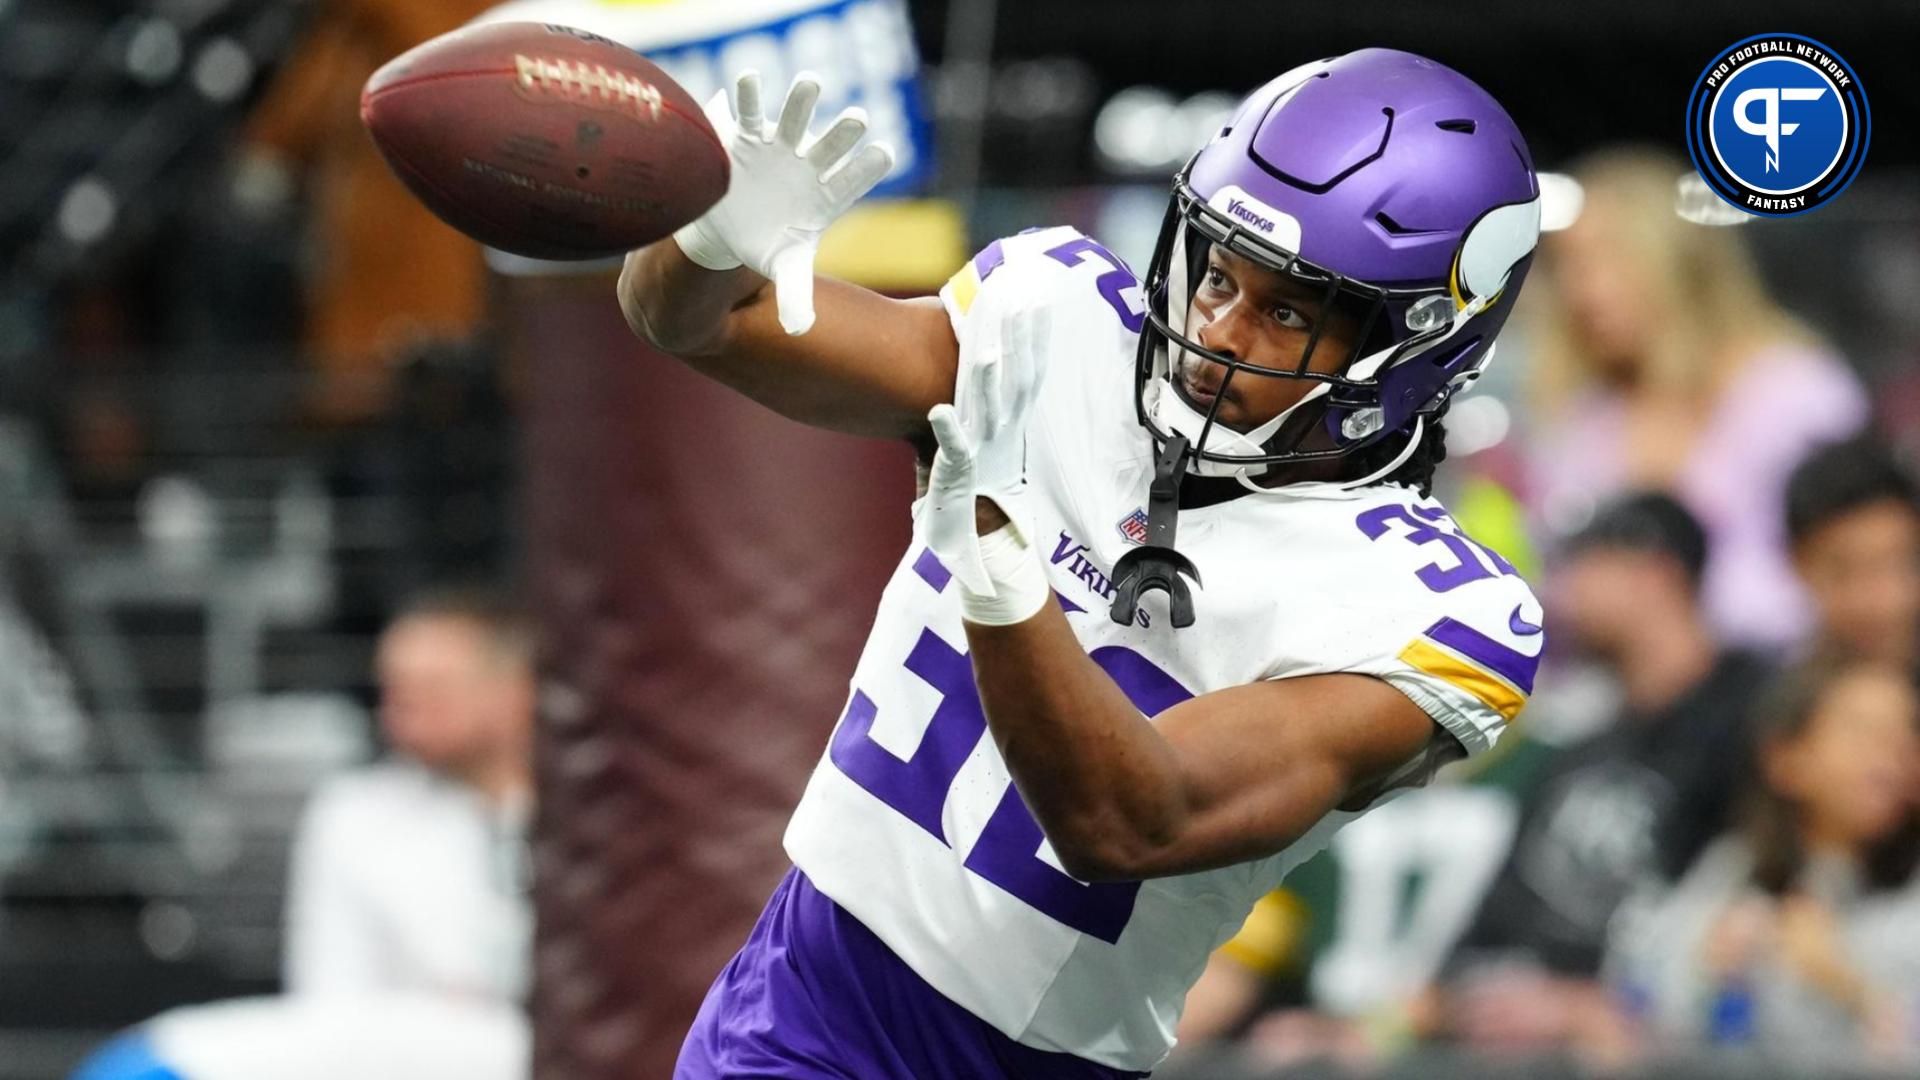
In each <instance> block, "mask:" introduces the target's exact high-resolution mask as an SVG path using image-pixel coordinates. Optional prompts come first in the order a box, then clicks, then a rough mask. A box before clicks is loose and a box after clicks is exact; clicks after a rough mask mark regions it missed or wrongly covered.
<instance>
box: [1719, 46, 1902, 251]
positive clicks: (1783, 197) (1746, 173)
mask: <svg viewBox="0 0 1920 1080" xmlns="http://www.w3.org/2000/svg"><path fill="white" fill-rule="evenodd" d="M1870 126H1871V121H1870V117H1869V113H1868V111H1867V96H1866V91H1865V90H1864V89H1863V88H1862V87H1861V85H1860V80H1859V76H1858V75H1857V74H1856V73H1855V72H1854V70H1853V69H1852V68H1851V67H1850V66H1848V64H1847V63H1846V61H1845V60H1842V59H1841V58H1840V57H1839V56H1838V55H1836V54H1835V53H1834V52H1833V51H1832V50H1831V49H1828V48H1827V47H1826V46H1825V45H1822V44H1821V43H1820V42H1817V41H1815V40H1813V39H1812V38H1808V37H1802V36H1800V35H1798V34H1762V35H1759V36H1757V37H1752V38H1748V39H1746V40H1744V41H1740V42H1737V43H1735V44H1734V45H1733V46H1731V47H1729V48H1728V49H1726V50H1725V51H1724V52H1722V53H1721V54H1720V55H1719V56H1717V57H1715V58H1714V60H1713V62H1712V63H1709V64H1708V65H1707V68H1706V70H1705V71H1703V72H1702V73H1701V75H1700V79H1699V81H1698V82H1697V83H1696V84H1695V85H1694V89H1693V96H1692V98H1691V99H1690V100H1689V101H1688V103H1687V151H1688V153H1689V154H1691V155H1692V157H1693V163H1694V167H1695V168H1697V169H1699V170H1700V175H1701V177H1702V179H1704V180H1706V182H1707V186H1708V188H1710V189H1711V190H1712V191H1713V192H1714V194H1716V195H1718V196H1719V197H1720V198H1722V199H1724V200H1726V201H1727V202H1729V203H1732V204H1733V205H1734V206H1737V207H1739V208H1740V209H1742V210H1745V211H1746V212H1748V213H1750V214H1763V215H1768V216H1773V217H1789V216H1792V215H1794V214H1804V213H1806V212H1807V211H1809V210H1812V209H1814V208H1816V207H1818V206H1821V205H1823V204H1825V203H1826V202H1828V201H1829V200H1831V199H1832V198H1833V197H1834V196H1836V195H1838V194H1840V192H1842V191H1844V190H1845V189H1846V187H1847V185H1848V184H1849V183H1851V182H1852V181H1853V178H1854V177H1855V176H1856V175H1858V174H1859V172H1860V167H1861V165H1862V164H1864V163H1865V161H1866V156H1867V136H1868V133H1869V128H1870Z"/></svg>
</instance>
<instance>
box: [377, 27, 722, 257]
mask: <svg viewBox="0 0 1920 1080" xmlns="http://www.w3.org/2000/svg"><path fill="white" fill-rule="evenodd" d="M360 116H361V119H362V120H363V121H364V122H365V124H366V126H367V130H368V131H369V132H370V133H371V134H372V135H373V141H374V142H375V143H376V144H377V145H378V146H379V147H380V152H381V154H383V155H384V156H385V157H386V160H387V164H388V165H390V166H391V167H392V168H393V171H394V173H395V175H397V176H398V177H399V178H400V180H401V181H402V182H403V183H405V184H406V185H407V187H408V188H409V189H410V190H411V191H412V192H413V194H414V195H415V196H417V197H418V198H419V199H420V201H421V202H423V203H425V204H426V205H427V206H428V208H430V209H431V210H432V211H433V212H434V213H435V214H437V215H439V217H440V218H441V220H443V221H445V222H446V223H447V224H449V225H452V226H453V227H454V228H456V229H459V230H460V231H461V232H463V233H466V234H467V235H468V236H471V237H473V238H474V239H476V240H479V241H480V242H482V243H484V244H487V245H489V246H491V247H495V248H498V249H500V250H502V251H509V252H513V253H514V254H517V255H525V256H529V257H532V258H538V259H556V260H578V259H599V258H606V257H610V256H614V255H618V254H620V253H621V252H624V251H628V250H631V249H633V248H636V247H642V246H644V245H646V244H650V243H652V242H654V241H655V240H658V239H660V238H661V237H664V236H666V235H668V234H670V233H672V232H673V231H674V230H675V229H677V228H679V227H680V226H682V225H685V224H686V223H687V222H689V221H692V220H693V219H695V218H697V217H699V216H700V215H701V214H702V213H705V212H706V210H707V208H708V207H710V206H712V205H713V204H714V203H715V202H718V201H719V199H720V197H721V196H722V195H724V194H726V191H727V179H728V166H727V152H726V150H725V149H724V148H723V147H722V146H721V145H720V141H719V138H718V137H717V136H715V134H714V131H713V125H711V124H709V123H708V122H707V118H706V116H705V115H704V114H703V113H702V112H701V111H700V106H699V105H698V104H697V103H696V102H695V101H694V100H693V98H692V97H690V96H689V95H688V94H687V92H686V91H685V90H684V89H682V88H681V87H680V86H679V84H677V83H675V82H674V81H673V80H672V79H670V78H668V77H667V76H666V74H665V73H663V72H662V71H661V70H660V69H659V68H658V67H655V66H654V65H653V64H652V63H650V62H649V61H647V60H646V59H645V58H643V57H641V56H640V55H639V54H638V53H636V52H634V51H633V50H631V49H628V48H626V47H624V46H622V45H620V44H618V43H616V42H613V41H609V40H607V39H606V38H603V37H600V36H598V35H596V34H590V33H587V32H586V31H583V30H576V29H573V28H571V27H565V26H554V25H548V24H543V23H525V22H519V23H494V24H491V25H485V26H474V27H468V28H466V29H462V30H456V31H454V32H453V33H451V34H446V35H443V36H441V37H438V38H435V39H433V40H432V41H429V42H427V43H425V44H424V45H421V46H419V47H417V48H415V49H412V50H411V51H409V52H406V53H404V54H402V55H401V56H399V57H397V58H395V59H394V60H392V61H391V62H389V63H388V64H387V65H386V66H385V67H382V68H381V69H380V70H379V71H377V72H375V73H374V75H373V78H371V79H369V80H368V81H367V85H366V89H365V90H364V91H363V92H362V93H361V97H360Z"/></svg>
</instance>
